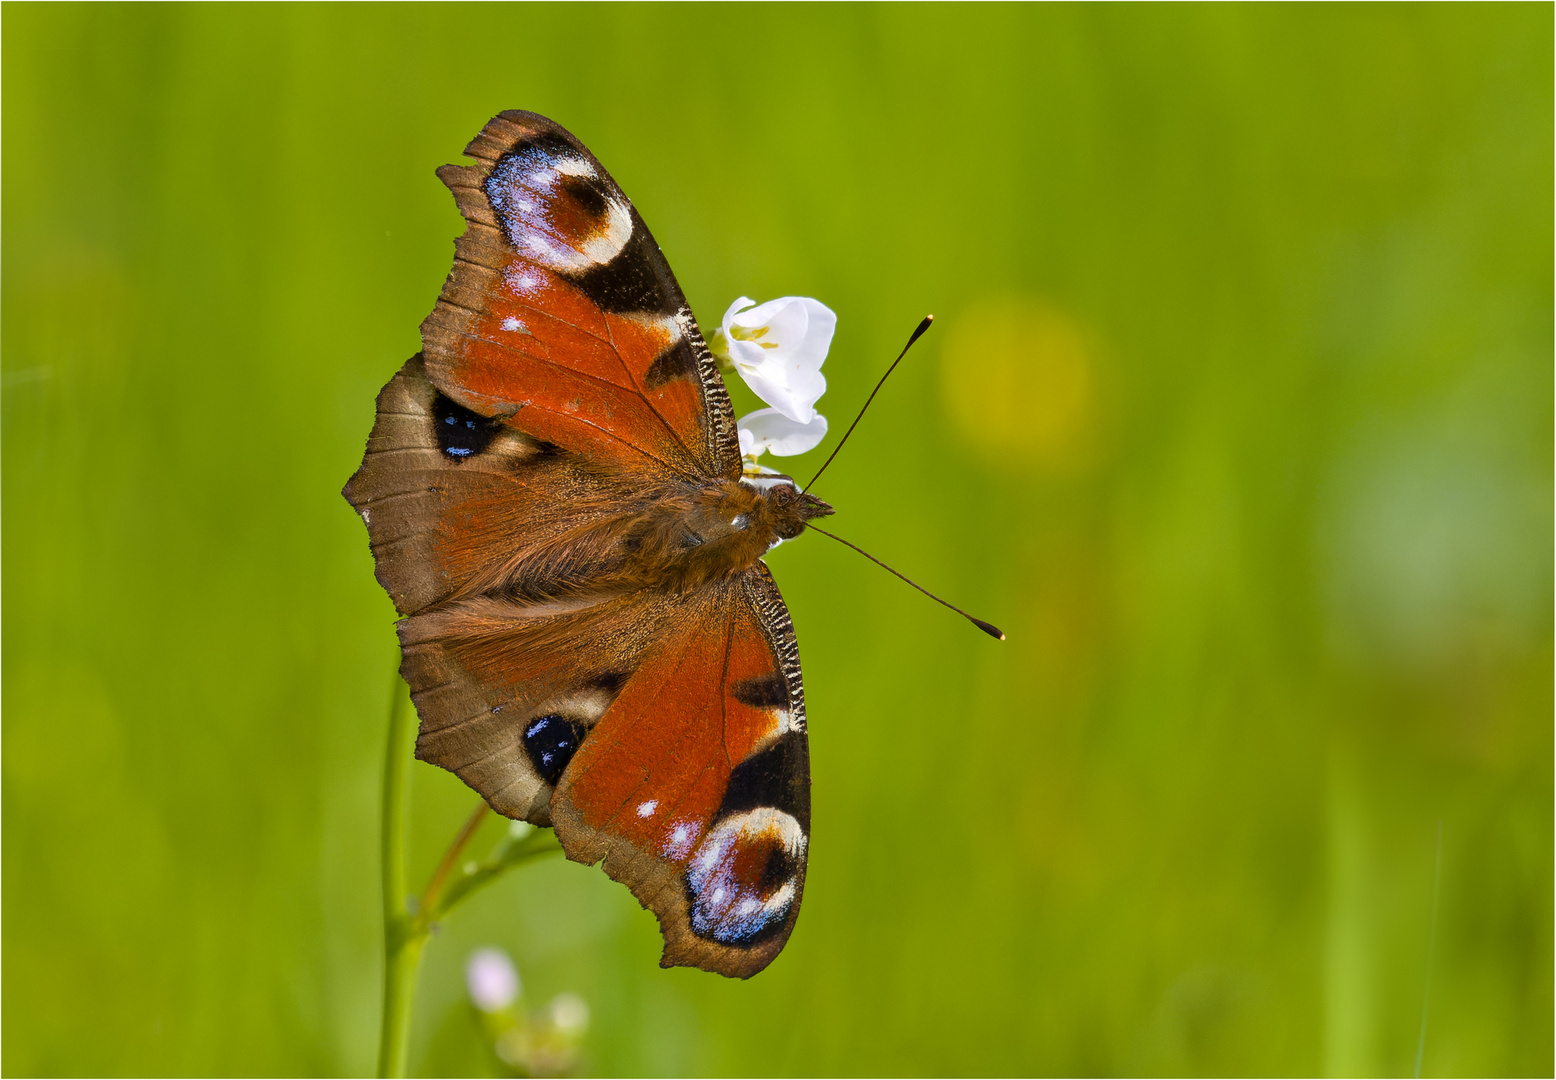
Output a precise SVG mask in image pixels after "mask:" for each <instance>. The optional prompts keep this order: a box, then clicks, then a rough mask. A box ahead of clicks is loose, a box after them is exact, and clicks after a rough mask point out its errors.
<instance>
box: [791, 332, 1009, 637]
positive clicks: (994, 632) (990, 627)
mask: <svg viewBox="0 0 1556 1080" xmlns="http://www.w3.org/2000/svg"><path fill="white" fill-rule="evenodd" d="M924 325H925V326H928V325H929V320H928V319H925V320H924ZM922 329H923V327H920V330H921V331H922ZM915 336H917V335H915ZM908 344H909V345H911V344H913V343H912V342H911V341H910V342H908ZM904 351H906V350H904ZM897 359H899V360H900V359H902V357H900V356H899V357H898V358H897ZM805 527H806V528H807V529H813V530H815V531H816V532H819V533H820V534H821V535H822V536H828V537H831V538H832V539H833V540H836V541H837V542H838V543H839V544H842V545H843V546H844V547H851V548H853V549H854V550H855V551H857V552H859V554H861V555H863V556H864V557H865V558H867V559H869V560H870V561H871V562H873V563H874V564H875V565H876V566H879V567H880V568H881V569H882V570H885V571H886V572H887V573H891V574H897V571H895V570H893V569H892V568H891V567H889V566H887V565H886V564H885V563H883V562H881V560H879V559H877V558H876V557H875V556H874V555H871V554H870V553H869V552H868V551H866V550H865V549H864V548H862V547H859V546H858V545H857V544H850V543H849V542H848V541H847V540H844V539H843V538H842V537H841V536H838V535H837V534H836V533H829V532H827V530H825V529H818V528H816V526H815V525H814V524H812V523H811V522H808V521H807V522H806V523H805ZM897 576H898V577H900V578H902V580H903V581H906V582H907V583H908V584H909V585H912V586H913V587H914V588H915V589H917V590H918V591H919V592H921V593H923V594H924V595H925V596H927V597H929V598H930V599H931V600H933V601H934V602H935V603H937V604H945V606H946V607H948V608H950V609H951V610H952V611H954V612H956V613H957V614H958V615H960V616H961V617H962V618H964V619H966V620H967V621H968V622H970V623H972V624H973V625H974V626H976V627H977V628H978V629H979V630H982V631H983V632H984V633H985V634H988V635H989V636H990V637H991V638H999V639H1000V640H1001V641H1004V640H1005V631H1003V630H1001V629H1000V628H999V627H997V626H995V625H994V624H993V623H990V622H984V621H983V620H982V619H975V618H973V617H972V616H971V615H969V614H967V612H965V611H963V610H962V609H961V608H959V607H957V606H956V605H955V604H952V603H948V602H947V601H945V600H942V599H940V597H938V596H936V595H935V594H934V593H932V592H930V591H929V590H928V589H926V588H924V586H922V585H920V584H919V583H918V582H916V581H914V580H913V579H912V578H910V577H908V576H907V575H905V574H897Z"/></svg>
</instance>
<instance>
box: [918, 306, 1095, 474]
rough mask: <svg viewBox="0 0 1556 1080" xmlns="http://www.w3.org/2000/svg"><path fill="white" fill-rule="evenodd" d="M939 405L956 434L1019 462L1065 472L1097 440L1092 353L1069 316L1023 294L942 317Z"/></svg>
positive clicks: (1084, 459)
mask: <svg viewBox="0 0 1556 1080" xmlns="http://www.w3.org/2000/svg"><path fill="white" fill-rule="evenodd" d="M946 321H947V322H948V323H949V324H950V325H949V331H950V332H949V333H948V334H947V337H946V346H945V352H944V354H943V356H942V360H941V381H942V384H943V389H944V399H945V402H946V407H947V408H948V409H949V410H950V413H951V418H952V420H953V421H954V422H955V423H956V425H957V428H958V429H959V430H960V432H961V434H962V435H963V437H965V438H966V439H967V441H968V442H969V443H971V444H972V445H974V446H976V447H977V448H978V449H980V450H982V451H984V452H985V453H988V454H990V455H992V456H994V457H997V458H1000V459H1002V460H1007V461H1009V463H1010V464H1012V465H1013V466H1015V467H1017V468H1020V467H1025V466H1029V465H1030V466H1036V467H1038V468H1040V469H1042V470H1043V471H1046V472H1053V473H1072V472H1077V471H1081V470H1083V469H1084V468H1086V467H1087V466H1088V465H1089V464H1090V463H1091V461H1092V459H1093V457H1094V451H1095V448H1096V447H1095V443H1096V419H1097V416H1096V413H1097V389H1098V388H1097V372H1096V357H1095V351H1094V348H1093V346H1092V343H1091V341H1090V340H1089V338H1088V335H1087V334H1086V333H1085V331H1084V330H1082V328H1081V326H1080V325H1079V323H1077V322H1076V320H1075V319H1074V318H1073V317H1071V316H1070V315H1069V314H1067V313H1065V312H1064V311H1061V310H1060V309H1059V308H1057V307H1055V306H1053V305H1052V304H1048V303H1046V302H1043V301H1040V300H1037V299H1034V298H1030V297H995V298H989V299H985V300H982V301H979V302H977V303H975V304H973V305H972V306H970V307H969V308H967V309H966V310H964V311H962V312H960V313H958V314H956V315H955V316H954V317H953V318H951V319H948V320H946Z"/></svg>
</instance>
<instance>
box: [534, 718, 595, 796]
mask: <svg viewBox="0 0 1556 1080" xmlns="http://www.w3.org/2000/svg"><path fill="white" fill-rule="evenodd" d="M587 733H588V732H587V730H586V729H585V727H584V726H583V725H582V724H580V723H578V722H577V721H575V720H569V719H568V718H567V717H565V716H561V715H559V714H557V713H547V714H546V715H545V716H537V717H535V719H533V720H531V721H530V722H529V723H527V724H525V725H524V752H525V753H526V754H528V755H529V760H530V764H532V765H534V766H535V771H536V772H537V773H539V774H540V778H541V779H542V780H544V781H545V782H546V783H548V784H552V785H555V784H556V782H557V781H558V780H560V779H561V778H562V773H563V771H564V770H565V769H566V768H567V766H568V763H569V762H570V761H572V760H573V755H574V754H576V753H577V752H578V745H579V744H580V743H582V742H583V739H584V735H586V734H587Z"/></svg>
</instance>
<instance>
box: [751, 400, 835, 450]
mask: <svg viewBox="0 0 1556 1080" xmlns="http://www.w3.org/2000/svg"><path fill="white" fill-rule="evenodd" d="M737 427H738V428H739V430H740V447H741V449H742V450H744V449H745V447H746V445H747V436H748V435H749V437H750V444H751V445H752V446H753V447H754V448H755V452H756V454H761V453H762V452H763V451H767V450H770V451H772V453H773V454H774V455H776V456H778V457H789V456H791V455H794V454H803V453H805V451H807V450H812V449H815V447H816V445H817V444H818V443H820V442H821V440H822V439H824V438H826V435H827V418H826V417H825V416H822V415H821V414H820V413H816V414H815V417H814V419H812V420H811V421H810V422H809V423H798V422H796V421H794V420H791V419H790V418H789V417H787V416H785V415H784V414H783V413H781V412H779V411H778V410H777V409H758V410H756V411H755V412H753V413H747V414H746V415H745V416H742V417H741V418H740V420H739V422H738V423H737Z"/></svg>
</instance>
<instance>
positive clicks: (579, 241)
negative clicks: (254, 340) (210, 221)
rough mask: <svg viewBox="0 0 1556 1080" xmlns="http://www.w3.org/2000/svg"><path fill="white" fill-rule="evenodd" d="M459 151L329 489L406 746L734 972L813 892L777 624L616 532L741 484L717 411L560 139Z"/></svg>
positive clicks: (690, 350) (657, 259)
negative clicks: (395, 684) (353, 462)
mask: <svg viewBox="0 0 1556 1080" xmlns="http://www.w3.org/2000/svg"><path fill="white" fill-rule="evenodd" d="M466 153H467V154H469V155H470V157H472V158H473V159H474V160H475V164H474V165H470V166H454V165H449V166H445V167H444V168H442V169H440V170H439V172H438V175H439V176H440V177H441V178H442V179H443V180H444V181H445V182H446V183H447V184H448V186H449V187H450V189H451V190H452V191H453V192H454V195H455V198H456V201H457V202H458V205H459V208H460V210H461V212H462V213H463V214H464V216H465V218H466V221H467V223H468V228H467V230H466V232H465V234H464V235H463V236H462V237H460V238H459V240H458V242H457V245H456V258H455V262H454V267H453V270H452V271H451V273H450V275H449V278H448V281H447V283H446V284H445V286H444V288H443V292H442V295H441V297H440V298H439V300H438V303H437V306H436V308H435V309H434V311H433V312H432V314H431V315H430V316H428V318H427V320H426V321H425V322H424V323H423V325H422V345H423V351H422V353H421V354H420V355H418V356H416V357H414V358H412V359H411V360H410V361H409V362H407V363H406V365H405V366H404V367H403V368H402V369H401V371H400V372H399V373H398V374H397V375H396V376H395V377H394V379H393V380H392V381H391V382H390V383H389V385H388V386H386V387H385V388H384V390H383V392H382V393H381V394H380V395H379V400H378V416H377V420H376V422H375V425H374V428H373V432H372V435H371V436H370V438H369V442H368V451H367V455H366V457H365V459H364V461H363V464H362V467H361V468H360V469H359V470H358V471H357V473H356V475H355V476H353V477H352V479H351V481H350V483H348V484H347V486H346V491H345V494H346V496H347V498H348V499H350V501H351V502H352V504H353V505H354V506H355V507H356V508H357V509H358V511H359V512H360V513H361V515H362V517H363V519H364V521H366V523H367V526H368V531H369V536H370V538H371V540H372V546H373V553H374V557H375V560H376V564H377V573H378V577H379V580H380V582H381V583H382V584H383V586H384V588H385V589H386V590H388V592H389V594H390V596H391V597H392V598H393V599H394V602H395V606H396V608H397V609H398V610H399V612H400V613H401V614H402V615H403V616H405V618H404V619H402V621H401V623H400V626H399V631H400V640H401V646H402V650H403V660H402V664H401V672H402V674H403V675H404V676H405V679H406V681H407V682H408V683H409V684H410V687H411V691H412V696H413V699H414V700H415V703H416V708H417V711H418V713H419V715H420V717H421V730H420V734H419V736H418V740H417V755H418V756H419V757H421V758H422V759H424V760H426V761H430V762H433V763H434V764H437V765H441V766H443V767H444V768H447V769H450V770H452V771H453V772H455V773H457V774H458V775H459V776H460V777H461V778H463V779H464V780H465V781H466V782H467V783H468V784H469V785H470V786H471V787H473V788H474V789H475V790H477V791H478V792H480V793H481V795H482V796H484V797H485V798H486V800H487V801H488V802H489V803H490V804H491V805H492V806H493V808H495V809H496V810H498V811H499V812H501V813H503V814H506V815H508V816H510V817H514V818H521V819H524V820H528V821H531V822H534V823H535V824H538V825H550V824H553V823H554V824H555V826H556V828H557V833H558V836H559V838H560V839H561V841H562V845H563V848H564V850H565V851H566V852H567V854H568V857H569V858H572V859H574V860H577V861H580V862H589V863H593V862H598V861H599V860H601V859H604V860H605V868H606V870H607V872H608V873H610V874H611V876H613V877H615V878H617V879H618V880H621V881H623V882H625V883H626V884H627V885H628V886H630V887H631V889H632V890H633V892H634V894H635V895H636V896H637V897H638V899H639V900H640V901H641V902H642V903H643V905H644V906H645V907H648V908H651V909H652V910H653V911H654V912H655V914H656V915H657V916H658V917H659V920H660V924H661V928H662V930H663V931H664V935H665V953H664V958H663V961H662V962H663V963H665V964H667V965H668V964H691V965H696V966H698V967H703V968H706V969H708V970H710V971H717V972H721V973H723V974H726V975H734V976H742V977H744V976H749V975H752V974H754V973H755V972H757V971H759V970H761V969H762V968H763V967H764V966H765V965H766V964H767V963H768V962H769V961H770V960H771V959H772V957H773V956H774V955H776V954H777V952H778V950H779V949H781V948H782V947H783V944H784V942H785V941H786V940H787V938H788V936H789V933H790V930H791V929H792V927H793V925H794V920H795V917H796V915H797V913H798V910H799V905H800V898H801V894H802V892H803V889H804V882H805V858H806V850H807V847H808V843H809V830H810V809H809V799H810V787H809V782H810V781H809V759H808V750H807V743H806V735H805V723H804V714H805V710H804V695H803V690H802V688H801V684H800V672H799V661H798V656H797V653H796V651H795V644H794V633H793V628H792V626H791V625H790V622H789V616H788V613H787V611H786V609H785V608H784V605H783V601H782V599H781V598H780V597H779V595H778V590H777V587H776V585H774V584H773V581H772V578H771V576H770V575H769V574H768V572H767V569H766V567H765V566H763V565H762V564H761V563H760V562H757V561H754V560H755V559H756V555H755V554H752V555H751V556H750V557H749V561H747V562H741V563H740V564H739V565H738V566H732V567H731V568H730V570H729V571H728V573H724V574H718V575H700V576H683V577H678V578H677V577H673V576H666V575H663V574H660V575H657V576H656V575H655V574H654V573H652V570H653V567H645V566H644V565H643V563H642V559H641V558H638V557H637V556H636V555H635V554H634V553H635V552H637V551H638V547H637V546H636V545H639V544H640V542H641V541H640V540H639V539H634V537H637V536H638V533H635V532H634V531H633V530H634V528H636V526H635V525H634V523H635V522H640V521H641V520H647V519H646V518H645V517H644V515H645V514H648V513H649V511H651V510H653V509H654V508H656V507H658V508H660V509H663V508H664V507H669V506H674V507H681V506H687V507H690V506H693V505H695V504H696V499H697V498H698V497H699V493H702V494H704V495H705V494H706V493H707V492H708V491H710V490H715V489H717V487H718V485H720V484H723V485H726V487H729V486H732V487H734V488H736V489H741V490H745V489H744V488H742V485H740V484H738V483H735V481H736V480H737V479H738V477H739V476H740V452H739V445H738V441H737V439H736V433H735V425H734V421H733V416H732V414H731V412H730V407H729V399H728V396H727V394H726V393H725V390H724V385H723V382H722V380H721V379H720V377H719V374H718V371H717V368H716V366H715V364H714V362H713V359H712V357H711V355H710V354H709V353H708V349H707V346H706V344H705V343H704V342H703V339H702V336H701V334H700V333H699V332H698V330H697V326H696V323H695V322H694V321H693V319H692V316H691V312H690V311H689V309H688V308H687V306H686V301H685V299H684V297H683V296H682V294H681V290H680V287H679V286H678V285H677V284H676V281H675V278H674V276H673V275H672V274H671V273H670V269H669V266H668V265H667V264H666V262H665V260H664V257H663V255H662V254H661V253H660V251H659V248H658V246H657V245H656V244H655V243H654V240H653V237H652V236H651V235H650V234H649V232H648V229H647V228H646V227H645V226H644V224H643V221H642V219H641V218H640V217H639V216H638V214H637V211H636V210H635V209H633V207H632V204H631V203H630V202H629V201H628V200H627V198H626V196H625V195H623V194H622V192H621V190H620V188H618V187H617V186H616V184H615V182H614V181H613V180H612V179H611V177H610V176H609V174H608V173H606V171H605V170H604V168H603V167H601V165H600V164H599V162H598V161H596V160H595V159H594V157H593V155H592V154H590V153H589V152H588V150H586V149H585V148H584V147H583V145H582V144H581V143H579V142H578V141H577V140H576V139H574V138H573V137H572V136H571V135H570V134H568V133H567V132H566V131H564V130H563V129H562V128H560V127H559V126H557V125H556V124H554V123H552V122H551V121H549V120H547V119H545V118H544V117H539V116H536V115H535V114H533V113H522V112H508V113H503V114H501V115H500V116H498V117H496V118H494V119H493V120H492V121H491V122H490V123H489V124H487V126H486V127H485V129H483V131H482V132H481V134H480V135H479V136H478V137H477V138H476V139H475V141H474V142H472V143H471V144H470V146H469V147H468V148H467V150H466ZM676 512H677V513H680V512H681V511H679V510H678V511H676ZM688 512H689V511H688ZM655 520H659V519H655ZM710 520H711V519H708V518H706V517H704V518H701V519H699V521H701V522H703V523H704V524H706V523H708V522H709V521H710ZM712 524H713V525H715V526H717V527H718V528H721V529H724V530H725V531H728V530H729V529H730V528H731V527H732V526H731V522H730V521H728V520H724V519H719V520H718V521H713V522H712ZM698 528H699V529H701V528H703V525H698ZM663 535H671V534H655V536H658V537H659V538H660V539H661V540H662V538H663ZM673 535H680V534H679V533H678V532H677V533H674V534H673ZM656 542H657V541H656ZM702 542H703V538H702V536H701V535H700V534H695V533H689V534H688V537H687V540H686V543H688V544H692V545H700V544H701V543H702ZM656 550H657V549H656ZM666 550H667V551H668V550H669V549H666ZM698 550H699V551H702V550H713V549H712V548H707V549H703V548H698ZM760 550H762V548H761V547H758V548H756V549H755V551H756V552H757V553H759V552H760ZM667 557H668V556H667ZM634 558H637V561H636V562H634ZM635 575H636V576H635Z"/></svg>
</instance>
